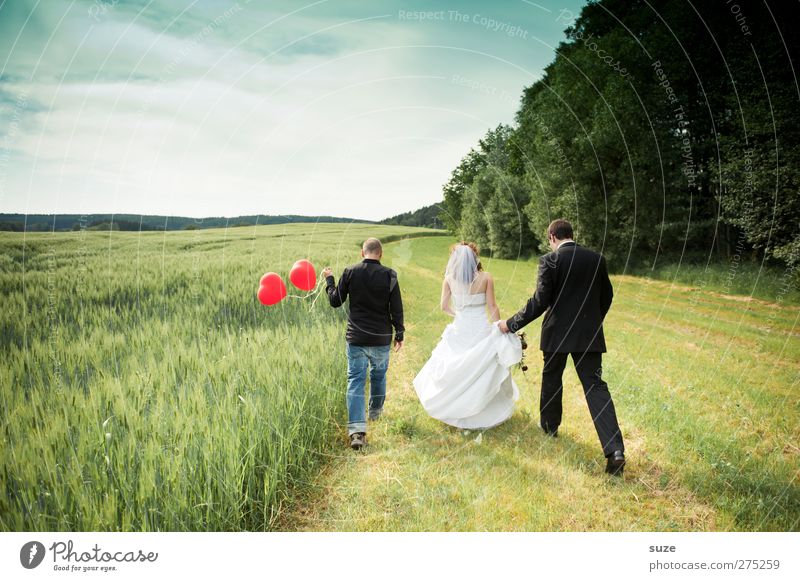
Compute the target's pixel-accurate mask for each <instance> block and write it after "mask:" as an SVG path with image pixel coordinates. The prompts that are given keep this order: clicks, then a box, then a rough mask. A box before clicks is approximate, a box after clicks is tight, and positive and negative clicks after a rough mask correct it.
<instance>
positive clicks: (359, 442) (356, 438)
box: [350, 432, 367, 450]
mask: <svg viewBox="0 0 800 581" xmlns="http://www.w3.org/2000/svg"><path fill="white" fill-rule="evenodd" d="M366 445H367V434H365V433H364V432H356V433H355V434H350V447H351V448H352V449H353V450H360V449H361V448H362V447H363V446H366Z"/></svg>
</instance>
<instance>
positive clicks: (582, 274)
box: [506, 241, 614, 353]
mask: <svg viewBox="0 0 800 581" xmlns="http://www.w3.org/2000/svg"><path fill="white" fill-rule="evenodd" d="M613 296H614V291H613V288H612V287H611V281H610V280H609V278H608V270H607V268H606V261H605V259H604V258H603V256H602V255H600V254H598V253H597V252H593V251H591V250H589V249H588V248H584V247H583V246H579V245H578V244H576V243H575V242H572V241H570V242H565V243H564V244H562V245H561V246H560V247H559V249H558V250H556V251H555V252H551V253H550V254H545V255H544V256H542V257H541V258H540V259H539V277H538V280H537V281H536V292H535V293H534V295H533V296H532V297H531V298H530V299H529V300H528V302H527V304H526V305H525V307H524V308H523V309H522V310H520V311H519V312H518V313H517V314H516V315H514V316H513V317H511V318H510V319H508V321H506V323H507V324H508V327H509V329H511V330H512V331H515V332H516V331H518V330H519V329H521V328H522V327H524V326H525V325H527V324H528V323H530V322H531V321H533V320H534V319H536V318H537V317H539V315H542V314H544V320H543V321H542V338H541V342H540V347H541V350H542V351H544V352H546V353H549V352H560V353H583V352H585V351H599V352H601V353H604V352H605V350H606V341H605V337H604V336H603V319H604V318H605V316H606V313H607V312H608V309H609V308H610V307H611V299H612V297H613Z"/></svg>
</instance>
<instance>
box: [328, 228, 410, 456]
mask: <svg viewBox="0 0 800 581" xmlns="http://www.w3.org/2000/svg"><path fill="white" fill-rule="evenodd" d="M382 256H383V246H381V241H380V240H378V239H377V238H369V239H367V240H366V241H365V242H364V245H363V246H362V247H361V257H362V258H363V260H362V261H361V262H360V263H358V264H354V265H352V266H348V267H347V268H345V269H344V272H342V276H341V278H340V279H339V285H338V286H336V284H335V283H336V281H335V280H334V278H333V271H332V270H331V268H330V267H327V268H325V269H324V270H323V271H322V274H323V275H324V276H325V280H326V282H327V288H326V290H327V293H328V301H329V302H330V304H331V306H332V307H334V308H336V307H340V306H342V304H344V302H345V301H346V300H347V297H348V296H349V297H350V310H349V312H348V314H347V334H346V339H347V429H348V432H349V434H350V447H351V448H352V449H353V450H360V449H361V447H362V446H364V445H366V443H367V419H366V417H365V415H366V410H365V407H366V404H365V400H366V396H365V391H366V382H367V369H369V392H370V393H369V419H370V420H377V419H378V417H379V416H380V415H381V411H382V410H383V402H384V401H385V399H386V371H387V369H388V368H389V351H390V350H391V344H392V328H394V341H395V351H399V350H400V348H401V347H402V346H403V332H404V331H405V327H404V326H403V299H402V297H401V296H400V285H399V284H398V283H397V273H396V272H395V271H394V270H392V269H391V268H387V267H386V266H383V265H382V264H381V257H382Z"/></svg>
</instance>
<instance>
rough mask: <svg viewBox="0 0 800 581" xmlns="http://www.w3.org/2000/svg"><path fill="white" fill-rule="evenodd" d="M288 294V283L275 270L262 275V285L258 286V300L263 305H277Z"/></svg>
mask: <svg viewBox="0 0 800 581" xmlns="http://www.w3.org/2000/svg"><path fill="white" fill-rule="evenodd" d="M285 296H286V284H285V283H284V282H283V279H282V278H281V277H280V276H278V275H277V274H275V273H274V272H268V273H267V274H265V275H264V276H262V277H261V286H259V288H258V300H259V301H261V304H262V305H267V306H269V305H275V304H277V303H279V302H281V301H282V300H283V297H285Z"/></svg>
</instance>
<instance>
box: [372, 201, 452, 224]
mask: <svg viewBox="0 0 800 581" xmlns="http://www.w3.org/2000/svg"><path fill="white" fill-rule="evenodd" d="M441 211H442V206H441V204H431V205H430V206H425V207H422V208H420V209H419V210H414V211H413V212H403V213H402V214H398V215H397V216H392V217H391V218H386V219H384V220H381V221H380V224H388V225H393V226H418V227H420V228H443V227H444V225H443V224H442V220H441V218H440V217H439V214H440V213H441Z"/></svg>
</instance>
